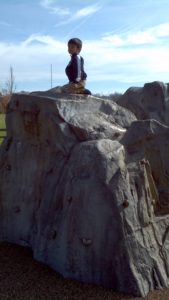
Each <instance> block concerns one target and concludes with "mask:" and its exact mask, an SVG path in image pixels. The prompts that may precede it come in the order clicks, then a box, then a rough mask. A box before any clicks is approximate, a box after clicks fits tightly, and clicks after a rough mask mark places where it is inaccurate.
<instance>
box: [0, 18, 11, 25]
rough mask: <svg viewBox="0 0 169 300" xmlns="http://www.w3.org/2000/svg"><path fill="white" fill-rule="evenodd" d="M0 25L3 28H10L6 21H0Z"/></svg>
mask: <svg viewBox="0 0 169 300" xmlns="http://www.w3.org/2000/svg"><path fill="white" fill-rule="evenodd" d="M0 25H1V26H5V27H10V26H12V25H11V24H10V23H8V22H6V21H3V20H1V21H0Z"/></svg>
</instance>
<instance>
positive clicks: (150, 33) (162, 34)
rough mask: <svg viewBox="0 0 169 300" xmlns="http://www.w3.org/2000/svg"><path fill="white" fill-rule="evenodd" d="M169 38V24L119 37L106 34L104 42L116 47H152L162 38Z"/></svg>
mask: <svg viewBox="0 0 169 300" xmlns="http://www.w3.org/2000/svg"><path fill="white" fill-rule="evenodd" d="M168 37H169V22H168V23H164V24H160V25H158V26H154V27H150V28H147V29H145V30H142V31H137V32H133V33H130V32H129V33H128V34H123V35H120V34H119V35H118V34H113V35H111V34H106V35H105V36H104V37H103V40H105V41H108V42H111V43H112V45H113V46H114V47H119V46H120V47H121V46H130V45H131V46H132V45H148V44H149V45H151V44H155V43H156V42H157V41H158V40H160V39H162V38H168Z"/></svg>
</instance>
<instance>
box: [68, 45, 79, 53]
mask: <svg viewBox="0 0 169 300" xmlns="http://www.w3.org/2000/svg"><path fill="white" fill-rule="evenodd" d="M68 52H69V53H70V54H71V55H72V54H78V53H79V52H80V51H79V48H78V47H77V45H75V44H73V43H72V44H71V43H69V44H68Z"/></svg>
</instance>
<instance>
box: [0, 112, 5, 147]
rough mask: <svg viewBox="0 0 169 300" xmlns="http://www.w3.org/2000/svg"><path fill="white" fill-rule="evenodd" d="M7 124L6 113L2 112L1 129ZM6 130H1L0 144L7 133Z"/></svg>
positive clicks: (0, 117) (0, 115)
mask: <svg viewBox="0 0 169 300" xmlns="http://www.w3.org/2000/svg"><path fill="white" fill-rule="evenodd" d="M5 128H6V125H5V115H4V114H0V129H5ZM5 134H6V133H5V132H2V131H0V144H1V143H2V141H3V136H4V135H5Z"/></svg>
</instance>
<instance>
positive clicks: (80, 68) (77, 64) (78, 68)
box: [65, 54, 87, 83]
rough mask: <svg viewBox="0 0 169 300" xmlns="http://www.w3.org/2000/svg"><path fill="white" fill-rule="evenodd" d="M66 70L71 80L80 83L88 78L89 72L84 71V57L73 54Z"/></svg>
mask: <svg viewBox="0 0 169 300" xmlns="http://www.w3.org/2000/svg"><path fill="white" fill-rule="evenodd" d="M65 72H66V75H67V77H68V79H69V82H73V83H78V82H79V81H80V80H85V79H86V78H87V74H86V73H85V71H84V59H83V57H81V56H80V55H77V54H73V55H72V56H71V60H70V62H69V64H68V65H67V67H66V69H65Z"/></svg>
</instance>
